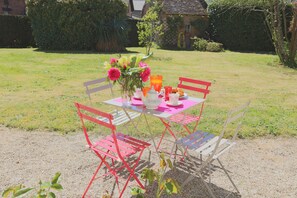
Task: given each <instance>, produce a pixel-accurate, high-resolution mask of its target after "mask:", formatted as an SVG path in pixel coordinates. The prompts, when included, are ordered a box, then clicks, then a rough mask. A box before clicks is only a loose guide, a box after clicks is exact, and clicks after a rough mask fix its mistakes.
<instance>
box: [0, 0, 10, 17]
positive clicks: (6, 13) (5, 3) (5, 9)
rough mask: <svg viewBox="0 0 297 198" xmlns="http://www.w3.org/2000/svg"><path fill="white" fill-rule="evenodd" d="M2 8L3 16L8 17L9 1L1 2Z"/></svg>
mask: <svg viewBox="0 0 297 198" xmlns="http://www.w3.org/2000/svg"><path fill="white" fill-rule="evenodd" d="M3 5H4V6H3V8H2V10H3V14H4V15H8V14H9V13H8V12H9V11H10V10H11V9H10V8H9V1H8V0H3Z"/></svg>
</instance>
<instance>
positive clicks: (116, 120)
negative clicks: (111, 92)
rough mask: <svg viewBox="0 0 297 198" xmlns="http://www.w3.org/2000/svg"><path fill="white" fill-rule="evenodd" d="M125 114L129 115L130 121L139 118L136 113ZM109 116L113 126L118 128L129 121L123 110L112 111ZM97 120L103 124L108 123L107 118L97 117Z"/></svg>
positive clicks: (138, 114)
mask: <svg viewBox="0 0 297 198" xmlns="http://www.w3.org/2000/svg"><path fill="white" fill-rule="evenodd" d="M127 113H128V114H129V116H130V119H131V120H132V119H134V118H137V117H138V116H140V113H137V112H127ZM110 114H111V115H112V116H113V120H112V124H113V125H116V126H118V125H121V124H124V123H126V122H129V121H130V119H129V117H128V116H127V114H126V113H125V111H123V110H118V111H117V110H113V111H112V112H110ZM97 119H98V120H101V121H103V122H109V120H108V119H107V118H102V117H97Z"/></svg>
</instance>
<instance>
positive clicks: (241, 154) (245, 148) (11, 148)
mask: <svg viewBox="0 0 297 198" xmlns="http://www.w3.org/2000/svg"><path fill="white" fill-rule="evenodd" d="M85 144H86V142H85V139H84V136H83V134H82V133H76V134H72V135H65V136H63V135H59V134H57V133H54V132H52V133H51V132H26V131H21V130H17V129H8V128H6V127H3V126H0V158H1V161H0V192H2V191H3V190H4V189H5V188H7V187H8V186H11V185H13V184H19V183H23V184H25V185H26V186H28V187H30V186H37V184H38V182H39V179H41V180H43V181H45V180H50V178H51V177H52V176H53V175H54V174H55V172H57V171H60V172H61V173H62V176H61V184H62V185H63V187H64V190H62V191H60V192H58V193H57V195H58V197H67V198H68V197H69V198H76V197H81V195H82V193H83V191H84V189H85V187H86V186H87V183H88V181H89V180H90V178H91V176H92V173H93V171H94V170H95V169H96V165H97V164H98V162H99V160H98V159H97V157H96V156H95V155H93V154H91V152H90V151H88V150H87V149H86V148H85ZM147 158H148V152H147V153H145V154H144V156H143V159H147ZM157 161H158V160H157V156H156V155H152V158H151V164H155V166H157V165H158V162H157ZM145 162H146V161H143V163H145ZM222 162H223V163H224V164H225V166H226V168H227V169H228V170H230V171H231V175H232V178H233V179H234V181H235V183H236V184H237V186H238V188H239V191H240V192H241V196H242V197H270V198H271V197H292V198H293V197H294V198H296V197H297V139H296V138H259V139H254V140H238V144H237V146H235V147H234V148H233V149H232V150H231V152H230V153H228V155H226V156H224V158H222ZM166 174H167V175H169V176H171V177H174V178H175V179H176V180H177V181H179V182H182V181H183V180H184V179H185V178H186V176H187V175H186V174H185V173H183V172H181V171H169V172H168V173H166ZM113 183H114V180H113V179H107V180H105V181H104V182H103V179H98V180H96V182H95V183H94V185H93V186H92V188H91V190H90V196H91V197H101V195H102V192H103V191H104V190H105V189H108V190H111V188H112V186H113ZM211 183H212V187H213V188H214V189H215V191H216V194H217V195H218V197H220V196H223V195H224V194H225V193H228V192H229V191H231V190H232V189H231V188H229V187H230V185H229V183H228V180H227V178H226V177H225V176H224V175H223V174H222V173H221V172H220V171H217V172H215V173H214V175H213V177H212V180H211ZM116 193H117V190H115V196H114V197H117V194H116ZM124 197H130V195H129V190H127V191H126V193H125V196H124ZM151 197H154V196H153V195H151ZM164 197H165V196H164ZM172 197H207V194H205V193H204V190H203V189H202V185H201V181H200V180H199V179H195V180H193V181H192V182H191V183H190V184H189V185H187V186H186V187H185V188H183V192H182V194H181V195H178V196H172ZM231 197H232V196H231Z"/></svg>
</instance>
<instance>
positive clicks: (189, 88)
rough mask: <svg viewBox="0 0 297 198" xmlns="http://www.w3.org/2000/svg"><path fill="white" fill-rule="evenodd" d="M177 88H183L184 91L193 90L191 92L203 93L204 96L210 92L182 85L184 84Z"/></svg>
mask: <svg viewBox="0 0 297 198" xmlns="http://www.w3.org/2000/svg"><path fill="white" fill-rule="evenodd" d="M177 87H178V88H182V89H187V90H191V91H197V92H201V93H204V94H209V90H206V89H201V88H198V87H192V86H188V85H182V84H179V85H178V86H177Z"/></svg>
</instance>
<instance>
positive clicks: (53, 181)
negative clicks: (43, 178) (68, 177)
mask: <svg viewBox="0 0 297 198" xmlns="http://www.w3.org/2000/svg"><path fill="white" fill-rule="evenodd" d="M60 176H61V173H60V172H57V173H56V174H55V176H54V177H53V179H52V184H55V183H57V182H58V180H59V177H60Z"/></svg>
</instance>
